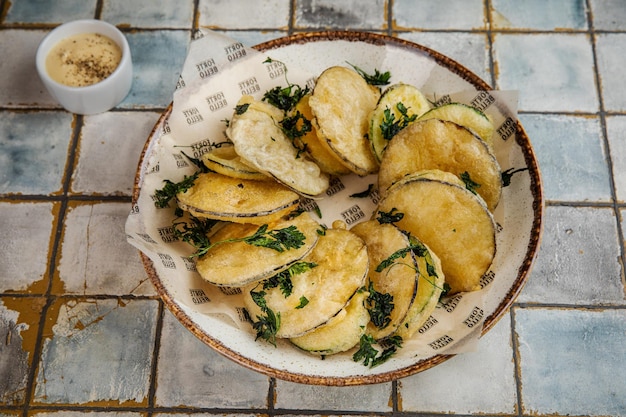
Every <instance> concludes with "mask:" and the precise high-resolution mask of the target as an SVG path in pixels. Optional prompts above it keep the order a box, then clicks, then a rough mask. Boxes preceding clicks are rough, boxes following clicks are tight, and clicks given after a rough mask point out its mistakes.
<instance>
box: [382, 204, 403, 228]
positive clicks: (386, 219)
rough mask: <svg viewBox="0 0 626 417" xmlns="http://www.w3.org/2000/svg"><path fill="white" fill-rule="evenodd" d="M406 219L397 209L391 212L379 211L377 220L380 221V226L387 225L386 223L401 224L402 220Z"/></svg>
mask: <svg viewBox="0 0 626 417" xmlns="http://www.w3.org/2000/svg"><path fill="white" fill-rule="evenodd" d="M403 217H404V213H402V212H399V211H398V209H397V208H395V207H394V208H392V209H391V210H390V211H387V212H385V211H379V212H378V217H376V220H378V223H380V224H385V223H391V224H393V223H396V222H399V221H400V220H402V218H403Z"/></svg>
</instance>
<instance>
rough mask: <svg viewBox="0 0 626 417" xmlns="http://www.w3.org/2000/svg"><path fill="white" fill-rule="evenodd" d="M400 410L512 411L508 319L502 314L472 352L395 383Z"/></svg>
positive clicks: (454, 411) (512, 375) (512, 385)
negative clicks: (399, 400) (400, 404)
mask: <svg viewBox="0 0 626 417" xmlns="http://www.w3.org/2000/svg"><path fill="white" fill-rule="evenodd" d="M398 396H399V397H400V398H401V401H402V411H406V412H429V413H450V414H454V413H457V414H472V413H480V414H514V413H515V410H516V405H517V402H516V385H515V371H514V366H513V350H512V347H511V321H510V318H509V315H508V314H506V315H504V316H503V317H502V318H501V319H500V321H499V322H498V323H497V324H496V325H495V326H494V327H493V328H492V329H491V330H490V331H489V332H487V334H485V335H484V336H483V337H482V338H481V339H480V340H479V341H478V345H477V347H476V350H475V351H472V352H467V353H462V354H458V355H457V356H455V357H453V358H451V359H449V360H447V361H446V362H444V363H442V364H440V365H437V366H435V367H434V368H431V369H429V370H426V371H424V372H421V373H419V374H416V375H413V376H410V377H407V378H404V379H402V380H400V383H399V394H398Z"/></svg>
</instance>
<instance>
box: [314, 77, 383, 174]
mask: <svg viewBox="0 0 626 417" xmlns="http://www.w3.org/2000/svg"><path fill="white" fill-rule="evenodd" d="M379 97H380V90H379V89H378V88H376V87H373V86H371V85H369V84H367V82H366V81H365V80H364V79H363V77H361V76H360V75H359V74H358V73H357V72H356V71H354V70H352V69H350V68H346V67H340V66H335V67H330V68H328V69H326V70H325V71H324V72H322V74H320V76H319V78H318V79H317V81H316V84H315V87H314V88H313V94H312V95H311V98H310V99H309V105H310V106H311V111H312V112H313V115H314V116H315V118H314V119H313V121H312V123H313V124H314V126H315V128H316V130H317V133H318V135H319V136H320V139H321V142H322V143H323V144H324V145H325V146H326V147H327V148H328V150H329V152H331V153H333V154H334V155H336V156H337V158H338V159H339V160H340V161H341V163H343V164H344V165H345V166H346V167H347V168H349V169H350V170H351V171H352V172H354V173H356V174H358V175H361V176H364V175H367V174H372V173H375V172H376V171H377V170H378V162H377V161H376V158H375V157H374V154H373V153H372V150H371V147H370V144H369V140H368V138H367V134H368V131H369V119H370V117H369V116H370V113H371V112H372V110H374V108H375V107H376V103H377V102H378V99H379Z"/></svg>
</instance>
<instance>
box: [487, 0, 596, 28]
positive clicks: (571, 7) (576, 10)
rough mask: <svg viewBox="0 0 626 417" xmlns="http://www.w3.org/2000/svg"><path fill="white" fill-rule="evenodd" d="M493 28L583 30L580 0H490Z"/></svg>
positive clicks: (584, 13) (584, 17) (584, 10)
mask: <svg viewBox="0 0 626 417" xmlns="http://www.w3.org/2000/svg"><path fill="white" fill-rule="evenodd" d="M490 12H491V22H492V27H493V28H494V29H532V30H550V31H554V30H565V29H569V30H586V29H587V26H588V25H587V7H586V3H585V1H584V0H550V1H545V0H525V1H515V0H492V1H491V11H490Z"/></svg>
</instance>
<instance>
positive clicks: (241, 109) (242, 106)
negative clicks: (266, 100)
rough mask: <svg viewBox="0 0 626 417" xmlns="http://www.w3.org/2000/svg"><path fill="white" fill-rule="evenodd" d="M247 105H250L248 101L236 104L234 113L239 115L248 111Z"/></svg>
mask: <svg viewBox="0 0 626 417" xmlns="http://www.w3.org/2000/svg"><path fill="white" fill-rule="evenodd" d="M248 107H250V103H245V104H238V105H236V106H235V114H236V115H238V116H240V115H242V114H244V113H245V112H247V111H248Z"/></svg>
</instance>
